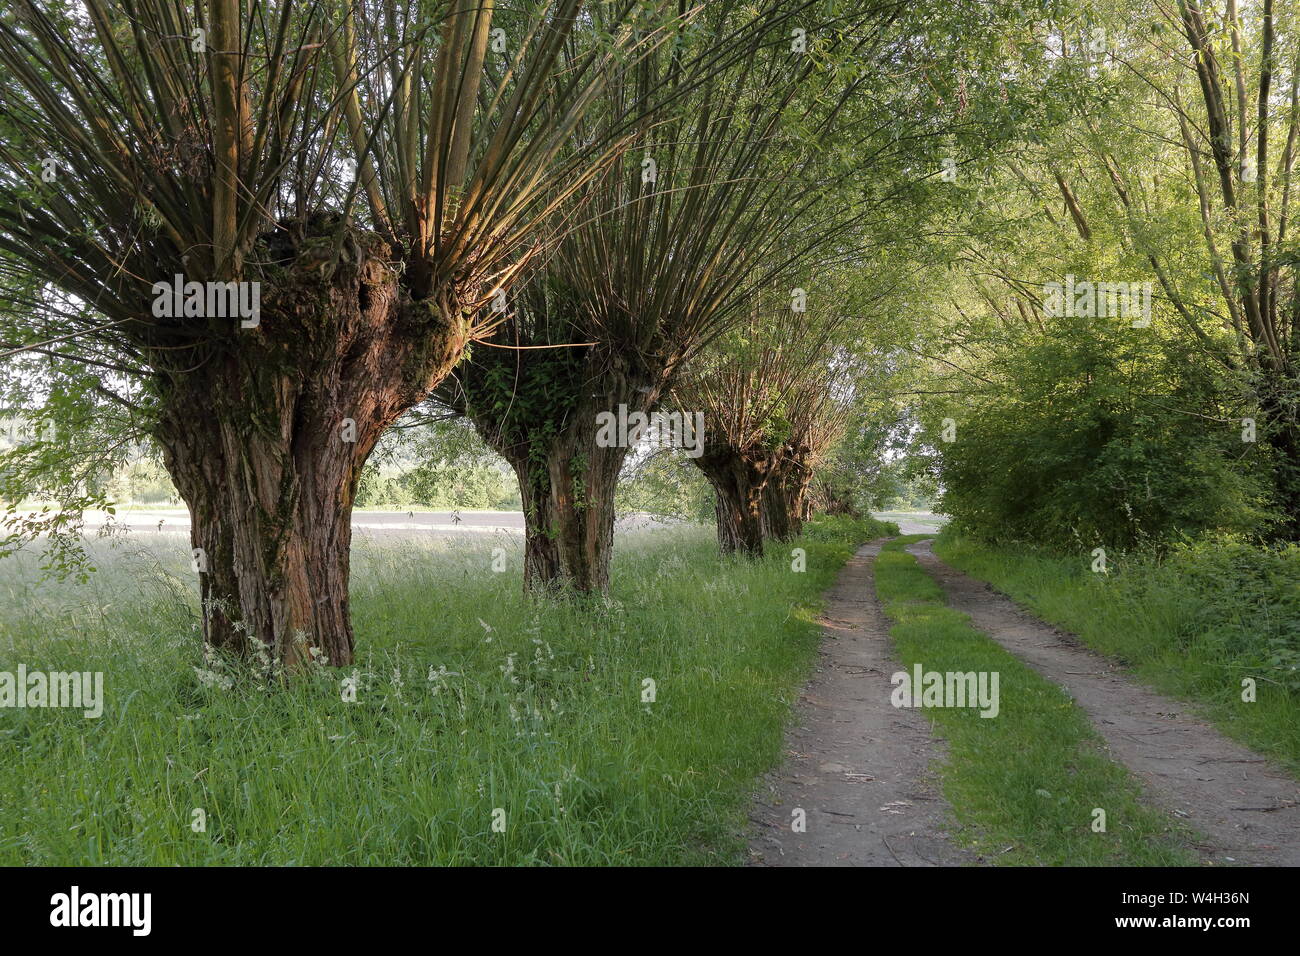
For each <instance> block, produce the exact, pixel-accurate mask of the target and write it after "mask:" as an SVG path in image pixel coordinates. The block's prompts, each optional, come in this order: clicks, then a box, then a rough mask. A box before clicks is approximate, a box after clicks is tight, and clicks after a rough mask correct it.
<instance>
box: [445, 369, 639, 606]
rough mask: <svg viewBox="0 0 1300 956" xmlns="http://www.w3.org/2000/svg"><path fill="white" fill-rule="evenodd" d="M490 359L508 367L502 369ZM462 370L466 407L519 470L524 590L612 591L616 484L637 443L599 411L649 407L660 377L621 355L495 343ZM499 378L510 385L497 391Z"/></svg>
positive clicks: (481, 431)
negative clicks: (612, 430) (615, 436)
mask: <svg viewBox="0 0 1300 956" xmlns="http://www.w3.org/2000/svg"><path fill="white" fill-rule="evenodd" d="M492 368H496V369H498V370H500V369H509V373H508V375H507V376H506V377H505V378H498V377H494V376H493V375H491V374H490V373H489V370H490V369H492ZM458 375H459V377H460V381H461V384H462V389H463V391H464V393H465V395H466V396H467V399H466V406H467V407H466V412H467V414H468V415H469V417H470V419H471V420H472V421H473V422H474V424H475V427H476V429H477V430H478V432H479V434H480V435H481V436H482V437H483V439H484V441H486V442H487V443H488V444H489V445H490V446H491V447H492V448H493V449H494V450H495V451H496V452H497V453H498V454H500V455H501V456H502V457H503V458H505V459H506V461H508V462H510V465H511V467H512V468H513V469H514V471H515V475H516V477H517V478H518V479H519V490H520V495H521V497H522V499H523V507H524V524H525V530H524V587H525V589H526V590H529V591H533V592H555V593H560V592H576V593H604V592H605V591H607V590H608V589H609V568H610V558H611V555H612V552H613V543H614V517H615V514H614V493H615V490H616V488H617V485H618V475H619V472H620V471H621V470H622V468H623V462H624V461H625V460H626V459H627V455H628V451H629V450H630V447H629V446H630V445H631V444H633V443H634V442H633V441H631V440H630V439H629V440H628V441H625V442H624V441H616V442H613V443H611V442H609V441H606V440H605V438H607V437H608V429H602V427H601V416H602V414H604V413H609V414H614V415H617V414H618V410H619V408H620V406H622V407H623V410H624V414H625V416H629V417H630V416H631V415H632V414H634V413H637V412H640V413H642V414H646V413H648V412H649V410H650V409H651V408H652V407H653V406H654V403H655V402H656V401H657V399H658V394H659V389H658V387H656V385H655V384H653V383H654V382H655V381H656V380H657V379H658V376H657V375H654V374H652V373H649V372H647V371H646V370H644V369H630V368H628V367H627V366H626V365H625V364H624V363H623V362H622V361H621V360H620V359H618V358H616V357H611V356H601V355H580V354H579V355H575V354H573V353H559V354H557V353H556V352H550V354H547V355H539V354H536V353H534V354H531V355H528V357H527V358H525V357H524V356H523V355H522V354H520V353H517V352H516V353H510V354H507V355H500V354H497V353H495V352H493V353H492V354H489V355H486V356H476V358H475V361H474V362H471V363H468V364H467V365H466V366H464V367H463V368H462V370H461V371H460V372H458ZM492 382H496V383H498V386H504V387H508V389H509V392H508V393H505V392H503V393H502V394H497V393H496V392H495V391H494V386H493V385H492V384H490V383H492ZM505 383H508V385H505Z"/></svg>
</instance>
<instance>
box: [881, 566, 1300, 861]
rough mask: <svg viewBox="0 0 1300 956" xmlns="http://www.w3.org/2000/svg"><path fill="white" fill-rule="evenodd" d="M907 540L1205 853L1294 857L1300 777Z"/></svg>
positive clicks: (960, 602) (951, 600)
mask: <svg viewBox="0 0 1300 956" xmlns="http://www.w3.org/2000/svg"><path fill="white" fill-rule="evenodd" d="M907 550H908V551H909V552H911V553H912V554H914V555H915V556H916V558H917V560H918V561H919V562H920V563H921V565H922V566H923V567H924V568H925V569H926V570H927V571H929V572H930V573H931V574H932V575H933V576H934V577H935V579H936V580H937V581H938V582H939V584H940V585H941V586H942V587H943V589H944V591H945V592H946V593H947V595H948V604H949V606H950V607H952V608H954V609H955V610H958V611H961V612H962V613H964V614H968V615H969V616H970V618H971V622H972V623H973V624H974V626H975V627H977V628H979V629H980V630H981V631H983V632H984V633H986V634H988V635H989V636H990V637H992V638H993V639H994V640H996V641H997V642H998V643H999V644H1001V645H1002V646H1003V647H1005V648H1006V649H1007V650H1009V651H1011V652H1012V653H1013V654H1015V655H1017V656H1018V657H1020V658H1021V659H1022V660H1023V661H1025V662H1026V663H1027V664H1029V665H1030V666H1031V667H1033V668H1034V669H1035V670H1037V671H1038V672H1039V673H1040V674H1042V675H1043V676H1044V677H1047V678H1048V679H1050V680H1053V681H1055V682H1056V683H1058V684H1060V685H1061V686H1062V687H1064V688H1065V689H1066V690H1067V691H1068V692H1069V693H1070V695H1071V696H1072V697H1073V698H1074V699H1075V701H1076V702H1077V703H1078V704H1079V706H1080V707H1082V708H1083V709H1084V710H1085V711H1086V712H1087V714H1088V716H1089V717H1090V718H1091V719H1092V723H1093V725H1094V726H1095V727H1096V728H1097V731H1098V732H1099V733H1100V734H1101V735H1102V737H1103V738H1105V740H1106V744H1107V746H1108V748H1109V750H1110V753H1111V756H1112V757H1114V758H1115V759H1116V760H1118V761H1120V762H1121V763H1123V764H1124V765H1125V766H1127V767H1128V768H1129V769H1130V770H1131V771H1132V772H1133V773H1134V774H1135V775H1136V776H1137V777H1138V779H1140V780H1141V781H1142V782H1143V783H1144V784H1145V785H1146V788H1147V792H1148V793H1149V794H1150V795H1151V797H1152V799H1153V801H1154V802H1155V803H1156V804H1157V805H1159V806H1163V807H1165V808H1167V809H1169V810H1171V811H1172V812H1174V813H1176V814H1177V815H1178V816H1180V817H1182V818H1184V819H1185V820H1186V822H1187V823H1188V824H1189V825H1190V826H1192V827H1194V828H1196V829H1197V830H1199V831H1200V832H1201V833H1203V834H1205V835H1206V836H1207V837H1208V838H1209V840H1210V845H1208V846H1198V847H1197V848H1196V849H1197V850H1198V852H1200V853H1201V854H1202V855H1203V856H1204V857H1205V859H1206V860H1207V861H1213V862H1216V863H1227V864H1232V863H1236V864H1239V865H1241V864H1245V865H1256V866H1259V865H1273V866H1297V865H1300V784H1298V783H1297V781H1296V780H1295V779H1294V778H1293V777H1291V776H1289V775H1288V774H1287V773H1286V772H1285V771H1282V770H1280V769H1277V768H1275V767H1273V766H1272V765H1270V764H1269V763H1268V761H1266V760H1265V759H1264V758H1263V757H1261V756H1260V755H1259V754H1257V753H1255V752H1254V751H1252V750H1249V749H1247V748H1246V747H1243V746H1242V745H1240V744H1237V743H1234V742H1233V741H1231V740H1229V739H1228V738H1226V737H1224V736H1223V735H1222V734H1221V733H1219V732H1218V731H1217V730H1215V729H1214V728H1213V727H1211V726H1210V725H1208V724H1206V723H1205V722H1203V721H1201V720H1198V719H1197V718H1196V717H1194V716H1193V715H1192V714H1189V713H1187V711H1188V710H1189V707H1188V705H1186V704H1183V703H1180V702H1178V701H1175V700H1172V699H1170V698H1168V697H1163V696H1161V695H1160V694H1157V693H1155V692H1154V691H1151V690H1148V689H1147V688H1145V687H1142V686H1140V685H1139V684H1137V683H1135V682H1133V681H1131V680H1130V679H1129V678H1128V677H1127V676H1126V675H1125V674H1124V673H1123V672H1122V671H1121V669H1120V668H1119V666H1118V665H1116V664H1115V663H1113V662H1111V661H1109V660H1107V659H1106V658H1104V657H1102V656H1101V655H1099V654H1096V653H1094V652H1093V651H1091V650H1089V649H1088V648H1086V647H1084V646H1083V645H1082V644H1080V643H1079V642H1078V640H1077V639H1076V638H1075V637H1073V636H1072V635H1069V634H1066V633H1064V632H1062V631H1058V630H1057V629H1056V628H1053V627H1051V626H1050V625H1048V624H1044V623H1043V622H1041V621H1039V620H1037V619H1036V618H1033V617H1030V616H1029V615H1028V614H1025V613H1024V612H1022V611H1020V610H1019V609H1018V608H1017V607H1016V605H1015V604H1014V603H1013V602H1012V601H1011V600H1010V599H1009V598H1006V597H1004V596H1003V595H1001V594H999V593H998V592H996V591H994V590H993V589H992V588H991V587H989V586H988V585H986V584H984V583H983V582H981V581H977V580H975V579H974V578H971V577H968V576H967V575H965V574H962V573H961V572H960V571H957V570H955V569H953V568H950V567H948V565H946V564H944V563H943V562H941V561H940V560H939V559H938V558H936V557H935V556H934V555H933V554H932V553H931V552H930V542H929V541H920V542H917V543H916V544H913V545H911V546H909V547H908V549H907Z"/></svg>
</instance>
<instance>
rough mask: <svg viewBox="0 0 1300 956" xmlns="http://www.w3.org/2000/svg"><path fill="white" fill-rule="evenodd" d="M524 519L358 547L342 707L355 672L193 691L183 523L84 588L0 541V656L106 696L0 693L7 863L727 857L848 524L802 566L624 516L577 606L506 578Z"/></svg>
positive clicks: (773, 746)
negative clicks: (79, 681) (605, 564)
mask: <svg viewBox="0 0 1300 956" xmlns="http://www.w3.org/2000/svg"><path fill="white" fill-rule="evenodd" d="M137 540H138V539H137ZM518 540H519V539H518V538H517V537H513V536H505V535H502V536H499V537H495V536H465V537H456V538H424V539H418V538H411V539H409V540H404V541H403V540H399V539H378V538H377V539H375V540H373V541H361V542H358V544H357V545H356V547H355V548H354V560H353V563H354V581H353V587H352V607H353V613H354V619H355V625H356V632H357V646H358V664H357V667H356V668H355V673H356V675H357V677H358V685H359V686H358V693H357V701H356V703H347V702H345V701H344V700H343V699H342V697H343V694H342V692H341V685H342V680H343V678H344V677H346V676H348V675H350V674H352V673H353V669H351V668H349V669H347V670H345V671H342V672H340V671H337V670H327V669H321V670H320V672H319V673H316V674H314V675H312V676H310V677H308V678H304V679H300V680H298V681H296V682H294V683H292V684H291V685H290V686H288V687H281V686H269V687H262V686H257V684H256V683H253V682H250V681H248V680H244V681H242V682H240V683H239V684H238V685H237V686H236V687H235V688H234V689H229V690H223V689H221V687H220V686H218V685H215V684H206V685H205V683H204V682H203V681H202V680H201V678H200V676H199V674H198V671H197V670H196V669H209V665H208V664H206V663H205V661H204V659H203V655H202V651H201V646H200V641H199V637H198V622H197V618H196V605H195V598H194V593H193V588H192V584H191V579H192V575H191V574H190V573H189V569H188V553H187V550H186V549H187V544H186V543H185V542H184V541H183V539H182V538H181V537H180V536H176V537H174V538H170V539H168V538H166V537H164V536H150V538H149V541H150V546H149V547H141V546H138V545H135V544H132V543H129V542H130V538H129V537H128V539H127V541H128V543H126V544H121V545H117V546H115V547H109V546H108V545H106V544H97V545H96V550H97V552H98V554H97V561H96V563H97V565H98V566H99V569H100V570H99V571H98V572H97V573H96V574H95V575H94V576H92V578H91V580H90V582H89V583H88V584H86V585H84V586H77V585H74V584H71V583H67V584H62V585H54V584H50V583H48V582H46V583H41V582H40V581H39V580H38V574H37V568H36V564H37V562H36V560H35V557H34V556H33V555H22V556H19V557H17V558H12V559H8V560H7V561H6V562H4V563H3V565H0V602H3V604H2V606H0V670H11V671H12V670H14V669H15V668H16V666H17V664H19V663H25V664H26V665H27V666H28V667H29V668H33V669H35V668H40V669H44V670H78V671H103V672H104V674H105V690H106V697H107V703H106V706H105V712H104V715H103V717H102V718H100V719H98V720H93V719H89V720H88V719H85V718H83V717H82V716H81V714H80V712H70V711H61V710H0V864H19V863H22V864H63V865H76V864H159V865H170V864H334V863H341V864H468V863H474V864H530V863H539V864H604V863H624V864H685V863H735V862H739V861H741V860H742V859H743V846H744V841H743V838H742V834H743V828H744V825H745V817H746V810H747V807H748V801H749V796H750V794H751V792H752V790H753V788H754V786H755V778H756V777H757V775H758V774H760V773H761V772H763V771H764V770H766V769H767V768H769V767H770V766H772V765H773V764H774V763H775V762H776V761H777V759H778V757H779V753H780V741H781V736H782V729H783V726H784V723H785V721H786V719H787V717H788V715H789V708H790V704H791V702H792V701H793V700H794V699H795V698H796V696H797V692H798V688H799V686H800V684H801V682H802V681H803V679H804V678H805V676H806V674H807V672H808V669H809V667H810V663H811V660H812V657H813V654H814V649H815V646H816V643H817V638H818V629H817V627H816V626H815V624H814V623H813V621H814V616H815V615H814V612H813V610H812V606H813V605H815V604H816V602H817V601H818V600H819V596H820V593H821V591H822V590H823V589H824V588H825V587H827V586H828V585H829V583H830V582H831V580H832V579H833V577H834V575H835V574H836V572H837V571H838V570H839V568H840V566H841V564H842V563H843V560H844V559H845V558H846V557H847V555H848V554H849V553H850V552H851V550H852V548H851V546H850V545H849V544H848V543H847V542H846V540H844V538H842V537H838V536H835V537H834V538H833V539H832V540H812V539H806V540H802V541H800V542H797V545H798V546H800V547H803V548H805V549H806V550H807V571H806V572H804V573H796V572H794V571H792V570H791V558H790V555H789V553H788V552H787V551H786V550H784V549H772V550H771V552H770V553H769V555H768V557H767V558H766V559H764V560H762V561H758V562H747V561H744V560H721V559H719V557H718V556H717V553H716V545H715V544H714V538H713V533H712V531H711V530H709V529H703V528H687V529H674V530H666V531H657V532H651V533H642V534H640V535H632V534H629V535H626V536H621V537H620V540H619V542H618V548H617V557H616V560H615V566H614V571H613V586H612V593H611V598H610V600H609V601H608V602H596V603H590V604H581V605H579V604H568V603H564V602H553V601H538V600H536V599H527V598H525V597H524V596H523V595H522V593H521V588H520V570H519V564H518V562H519V558H520V556H519V551H518V547H519V545H518ZM854 543H856V542H854ZM494 547H504V548H506V549H507V553H508V556H509V562H510V568H509V570H508V571H507V572H506V573H499V574H498V573H493V572H492V571H491V565H492V557H493V555H492V549H493V548H494ZM647 680H652V681H653V682H654V684H653V687H654V700H653V702H649V701H643V695H646V696H648V695H647V691H648V688H649V687H650V686H651V685H649V684H647V683H645V682H646V681H647ZM196 809H197V810H202V811H203V814H204V815H205V817H206V832H195V830H194V828H193V824H194V823H195V821H196V819H197V816H196V814H195V813H194V811H195V810H196ZM498 810H499V811H502V813H498V814H496V820H497V821H501V820H504V831H503V832H497V831H496V830H494V829H493V823H494V811H498Z"/></svg>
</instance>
